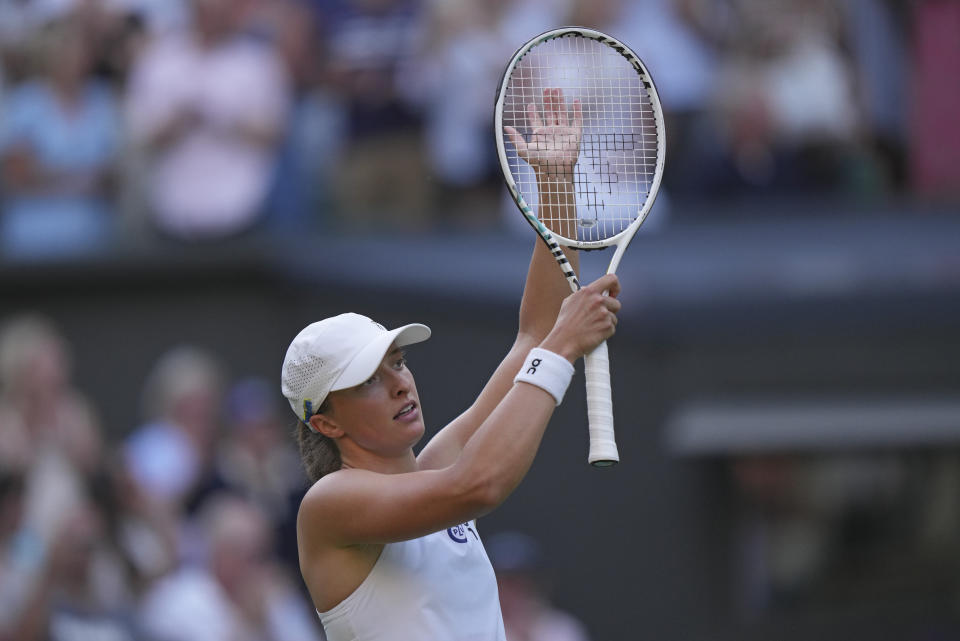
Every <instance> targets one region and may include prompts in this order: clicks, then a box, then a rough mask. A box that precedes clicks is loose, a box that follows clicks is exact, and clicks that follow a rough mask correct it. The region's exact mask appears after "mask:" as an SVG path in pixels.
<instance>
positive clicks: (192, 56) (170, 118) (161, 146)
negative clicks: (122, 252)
mask: <svg viewBox="0 0 960 641" xmlns="http://www.w3.org/2000/svg"><path fill="white" fill-rule="evenodd" d="M246 5H247V0H193V1H192V7H193V10H194V14H193V15H194V25H193V28H192V29H190V30H185V29H181V30H178V31H175V32H173V33H170V34H169V35H164V36H161V37H158V38H157V39H156V40H155V41H154V42H153V43H151V44H150V45H148V46H147V48H146V50H145V51H144V53H143V55H142V57H141V58H140V60H138V61H137V63H136V65H135V67H134V70H133V72H132V76H131V78H130V81H129V83H128V95H127V116H128V123H129V127H130V132H131V135H132V137H133V140H134V142H135V143H136V144H138V145H140V146H142V148H143V150H144V152H145V153H146V154H147V156H148V158H149V160H150V170H149V172H148V177H147V179H146V181H145V182H146V184H145V185H144V189H145V190H146V192H147V193H146V198H147V201H148V203H149V208H150V210H151V214H152V217H153V222H154V224H155V225H156V227H157V228H158V229H159V230H160V231H162V232H164V233H165V234H167V235H169V236H172V237H174V238H180V239H204V238H222V237H227V236H231V235H236V234H238V233H241V232H243V231H245V230H248V229H250V228H251V227H252V226H253V225H254V224H255V222H256V220H257V218H258V216H259V214H260V213H261V209H262V207H263V205H264V202H265V199H266V197H267V193H268V191H269V189H270V184H271V180H272V179H273V176H274V162H275V156H276V151H277V145H278V142H279V139H280V136H281V134H282V129H283V125H284V119H285V118H286V117H287V114H288V108H289V100H290V95H289V91H290V90H289V86H288V85H289V81H288V77H287V73H286V70H285V69H284V66H283V63H282V61H281V60H280V59H279V57H278V56H277V54H276V53H275V52H274V51H273V50H272V49H271V48H270V47H269V46H267V45H266V44H264V43H263V42H260V41H257V40H255V39H253V38H250V37H247V36H244V35H243V33H242V32H243V29H244V27H245V19H246V8H247V7H246Z"/></svg>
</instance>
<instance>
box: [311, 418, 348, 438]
mask: <svg viewBox="0 0 960 641" xmlns="http://www.w3.org/2000/svg"><path fill="white" fill-rule="evenodd" d="M310 426H311V427H312V428H313V429H314V430H315V431H317V432H320V433H321V434H323V435H324V436H326V437H327V438H333V439H337V438H340V437H341V436H343V428H341V427H340V426H339V425H338V424H337V422H336V421H335V420H333V418H331V417H330V416H327V415H326V414H314V415H313V416H311V417H310Z"/></svg>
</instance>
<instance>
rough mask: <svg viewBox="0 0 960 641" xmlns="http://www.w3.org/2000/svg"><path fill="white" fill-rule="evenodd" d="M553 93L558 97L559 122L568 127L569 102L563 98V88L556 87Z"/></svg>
mask: <svg viewBox="0 0 960 641" xmlns="http://www.w3.org/2000/svg"><path fill="white" fill-rule="evenodd" d="M553 95H554V98H555V99H556V107H557V124H558V125H560V126H561V127H566V126H567V125H568V124H569V122H568V121H567V103H565V102H564V100H563V89H554V90H553Z"/></svg>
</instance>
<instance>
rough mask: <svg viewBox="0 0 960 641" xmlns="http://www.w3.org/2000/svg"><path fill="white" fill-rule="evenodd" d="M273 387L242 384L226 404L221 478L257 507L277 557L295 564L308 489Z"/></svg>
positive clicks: (255, 380) (220, 452) (219, 464)
mask: <svg viewBox="0 0 960 641" xmlns="http://www.w3.org/2000/svg"><path fill="white" fill-rule="evenodd" d="M277 398H278V397H277V394H276V389H275V386H274V385H271V384H270V383H268V382H267V381H265V380H263V379H260V378H248V379H244V380H241V381H239V382H238V383H236V384H235V385H233V387H231V388H230V391H229V393H228V394H227V400H226V416H227V421H226V422H227V430H226V435H225V438H224V439H222V441H221V443H220V446H219V447H218V448H217V460H216V466H217V470H218V474H217V475H218V477H219V478H221V479H222V480H223V482H224V484H225V485H226V486H227V488H229V489H230V491H232V492H235V493H237V494H238V495H240V496H243V497H245V498H246V499H248V500H250V501H251V502H253V503H255V504H256V505H257V506H258V507H259V508H260V509H261V510H262V511H263V513H264V515H265V516H266V517H267V518H268V519H269V521H270V529H271V530H273V531H274V532H276V533H277V538H278V541H277V544H278V548H277V550H278V552H279V554H280V556H281V557H282V558H283V560H285V561H287V562H290V563H291V564H292V567H296V563H297V549H296V544H297V531H296V522H297V510H298V508H299V505H300V500H301V499H302V498H303V495H304V493H305V492H306V489H307V479H306V476H305V475H304V473H303V469H302V467H301V465H300V454H299V453H298V452H297V451H296V449H295V448H294V445H293V440H292V439H291V438H290V436H289V434H288V433H287V430H286V429H285V425H284V422H283V421H282V420H281V419H280V414H279V412H278V408H277V404H276V401H277Z"/></svg>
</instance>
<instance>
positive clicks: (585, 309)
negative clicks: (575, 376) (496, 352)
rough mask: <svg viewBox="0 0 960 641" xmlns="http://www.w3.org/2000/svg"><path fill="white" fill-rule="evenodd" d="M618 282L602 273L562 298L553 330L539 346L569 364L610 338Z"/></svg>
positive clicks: (613, 324)
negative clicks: (567, 361)
mask: <svg viewBox="0 0 960 641" xmlns="http://www.w3.org/2000/svg"><path fill="white" fill-rule="evenodd" d="M619 294H620V281H619V279H617V277H616V276H615V275H614V274H606V275H604V276H601V277H600V278H598V279H597V280H595V281H593V282H592V283H590V284H589V285H587V286H585V287H583V288H582V289H580V290H578V291H576V292H574V293H573V294H571V295H570V296H567V297H566V298H565V299H563V303H562V304H561V306H560V314H559V315H558V316H557V320H556V322H555V323H554V325H553V329H552V330H550V333H549V334H548V335H547V337H546V338H545V339H544V340H543V342H542V343H541V344H540V346H541V347H543V348H545V349H549V350H550V351H552V352H554V353H556V354H560V355H561V356H563V357H564V358H566V359H567V360H569V361H570V362H571V363H572V362H574V361H576V360H577V359H578V358H580V357H581V356H583V355H584V354H586V353H588V352H592V351H593V350H594V349H595V348H596V347H597V345H599V344H600V343H602V342H603V341H605V340H607V339H608V338H610V337H611V336H613V333H614V331H616V327H617V312H619V311H620V301H618V300H617V296H618V295H619Z"/></svg>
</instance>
